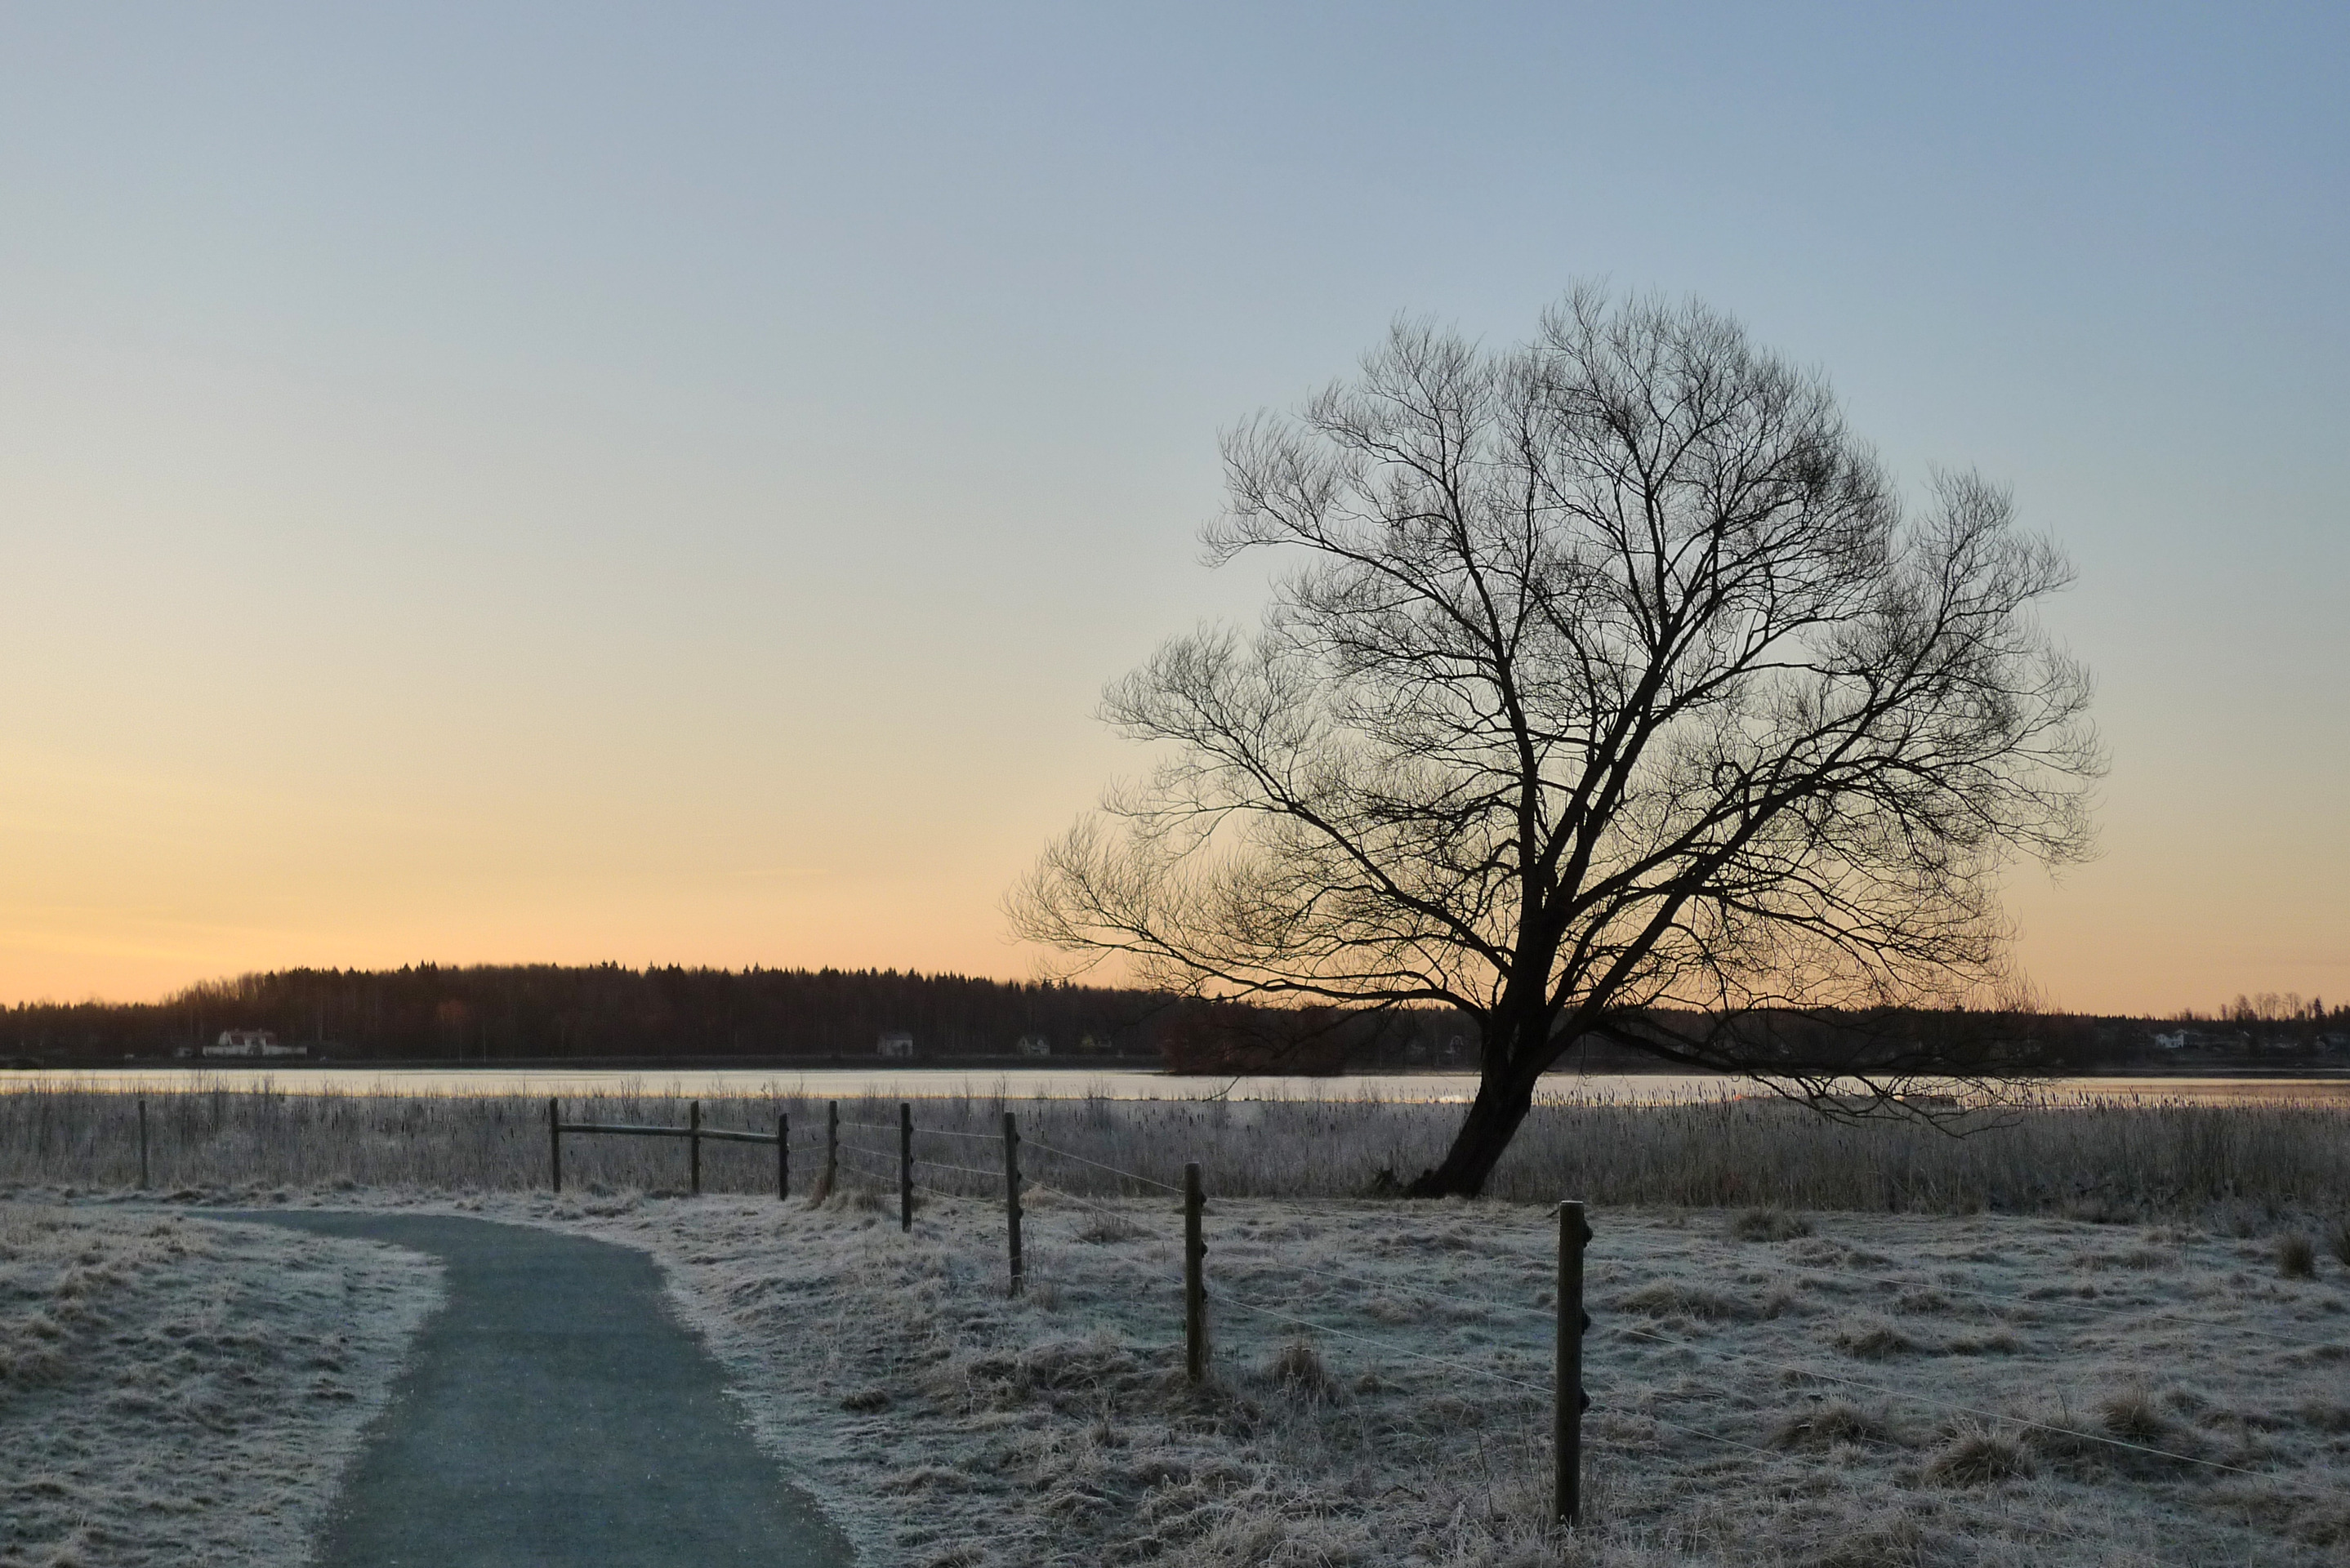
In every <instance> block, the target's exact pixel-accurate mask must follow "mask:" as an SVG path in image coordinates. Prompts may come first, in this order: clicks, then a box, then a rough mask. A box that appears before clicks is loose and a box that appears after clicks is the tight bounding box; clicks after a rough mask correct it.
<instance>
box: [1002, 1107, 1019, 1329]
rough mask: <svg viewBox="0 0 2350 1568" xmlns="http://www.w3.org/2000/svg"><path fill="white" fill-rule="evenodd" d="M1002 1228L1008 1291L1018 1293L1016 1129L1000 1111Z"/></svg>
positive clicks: (1017, 1157) (1017, 1166)
mask: <svg viewBox="0 0 2350 1568" xmlns="http://www.w3.org/2000/svg"><path fill="white" fill-rule="evenodd" d="M1003 1228H1004V1233H1005V1234H1006V1235H1007V1236H1008V1237H1009V1238H1010V1239H1011V1243H1012V1293H1013V1294H1014V1295H1015V1296H1016V1295H1018V1294H1019V1293H1020V1290H1021V1285H1022V1283H1023V1281H1022V1279H1021V1272H1020V1270H1021V1264H1020V1128H1019V1127H1018V1125H1017V1124H1016V1123H1015V1122H1014V1120H1013V1117H1012V1113H1011V1112H1010V1111H1006V1112H1004V1113H1003Z"/></svg>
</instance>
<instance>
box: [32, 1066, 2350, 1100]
mask: <svg viewBox="0 0 2350 1568" xmlns="http://www.w3.org/2000/svg"><path fill="white" fill-rule="evenodd" d="M34 1087H47V1088H78V1089H107V1090H114V1091H118V1092H121V1091H131V1092H140V1091H143V1092H147V1093H151V1094H154V1093H161V1094H169V1093H172V1092H175V1091H186V1090H189V1089H214V1088H220V1089H230V1090H241V1089H262V1088H268V1089H275V1090H276V1091H278V1092H280V1093H285V1094H296V1095H301V1094H340V1095H528V1096H581V1095H598V1094H611V1093H615V1092H631V1093H640V1094H666V1095H673V1096H678V1097H680V1098H700V1099H723V1098H726V1097H728V1096H737V1095H766V1094H785V1095H797V1096H803V1097H805V1098H808V1099H818V1100H822V1099H838V1100H850V1099H863V1098H880V1099H907V1100H917V1099H934V1098H941V1097H946V1098H951V1097H957V1096H976V1097H980V1098H993V1097H995V1096H999V1095H1001V1096H1003V1097H1005V1098H1007V1099H1022V1100H1024V1099H1086V1098H1089V1097H1098V1098H1103V1099H1113V1100H1206V1099H1233V1100H1354V1099H1369V1100H1413V1101H1423V1102H1429V1103H1436V1104H1443V1103H1453V1102H1465V1101H1467V1100H1468V1099H1470V1098H1471V1097H1472V1096H1474V1095H1475V1094H1476V1092H1477V1077H1476V1075H1475V1074H1473V1073H1365V1074H1350V1075H1347V1076H1345V1077H1336V1078H1312V1077H1261V1078H1240V1079H1233V1078H1225V1077H1175V1076H1171V1075H1168V1074H1165V1073H1152V1072H1144V1071H1139V1070H1136V1069H1132V1068H1127V1069H1118V1070H1112V1071H1087V1070H1086V1069H1084V1068H1078V1067H1015V1068H957V1067H932V1068H906V1067H825V1068H812V1069H807V1070H796V1069H790V1068H780V1069H779V1068H774V1067H752V1068H744V1067H723V1068H694V1069H691V1070H687V1071H680V1072H660V1071H647V1070H644V1069H641V1068H631V1069H628V1070H625V1071H622V1070H606V1069H600V1068H596V1067H587V1066H581V1067H546V1066H537V1067H515V1068H503V1067H479V1068H471V1067H469V1068H463V1069H459V1068H451V1067H414V1068H403V1067H366V1066H350V1067H338V1066H325V1067H299V1066H297V1067H283V1066H280V1067H271V1066H258V1065H256V1066H243V1065H225V1064H224V1065H208V1066H204V1067H199V1068H187V1067H177V1068H174V1067H161V1066H157V1067H120V1068H116V1067H54V1068H33V1069H26V1070H20V1071H15V1072H8V1073H0V1093H5V1092H7V1091H8V1090H10V1089H26V1088H34ZM2034 1090H2035V1092H2036V1094H2037V1095H2038V1096H2039V1097H2040V1098H2041V1099H2042V1100H2043V1101H2045V1102H2048V1103H2052V1104H2056V1105H2072V1104H2115V1103H2124V1104H2126V1103H2129V1102H2133V1101H2136V1102H2139V1103H2150V1102H2170V1103H2190V1104H2199V1105H2243V1104H2265V1105H2329V1106H2344V1107H2350V1077H2342V1076H2335V1077H2324V1078H2319V1077H2304V1078H2220V1077H2151V1076H2148V1077H2095V1078H2050V1079H2044V1080H2043V1081H2041V1082H2040V1083H2039V1084H2037V1085H2034ZM1767 1093H1768V1091H1767V1090H1763V1089H1760V1088H1758V1087H1756V1086H1755V1085H1752V1084H1748V1083H1746V1082H1744V1081H1743V1080H1742V1079H1736V1078H1722V1077H1713V1076H1706V1075H1694V1074H1669V1073H1593V1074H1588V1075H1583V1074H1573V1073H1555V1074H1552V1075H1549V1076H1548V1077H1546V1078H1544V1080H1543V1085H1542V1088H1541V1091H1540V1092H1539V1094H1538V1095H1537V1096H1536V1098H1537V1099H1538V1100H1542V1101H1550V1102H1556V1103H1578V1104H1599V1105H1679V1104H1686V1103H1689V1102H1692V1101H1705V1100H1722V1099H1738V1098H1743V1097H1748V1096H1758V1095H1767Z"/></svg>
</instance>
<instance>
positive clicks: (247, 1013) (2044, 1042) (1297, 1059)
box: [0, 964, 2350, 1073]
mask: <svg viewBox="0 0 2350 1568" xmlns="http://www.w3.org/2000/svg"><path fill="white" fill-rule="evenodd" d="M232 1029H236V1030H244V1029H267V1030H271V1031H274V1032H275V1033H276V1035H277V1036H278V1038H279V1039H280V1040H281V1041H284V1042H286V1043H288V1044H306V1045H307V1046H308V1047H309V1048H310V1053H311V1055H312V1057H313V1058H314V1059H317V1058H324V1059H326V1060H329V1061H344V1062H353V1061H362V1062H364V1061H442V1062H449V1061H462V1062H465V1063H475V1062H479V1063H484V1064H492V1063H497V1062H502V1061H504V1062H523V1061H546V1060H549V1059H568V1060H611V1061H622V1060H626V1061H639V1062H641V1061H653V1060H670V1059H677V1060H685V1059H699V1060H723V1059H734V1058H741V1059H761V1060H777V1059H785V1058H805V1059H810V1060H826V1061H840V1060H843V1059H870V1058H873V1057H875V1056H876V1054H877V1050H878V1047H879V1042H880V1040H881V1038H882V1036H884V1035H887V1034H907V1035H910V1036H911V1037H912V1053H913V1057H914V1059H915V1060H916V1061H918V1062H924V1061H927V1062H933V1063H935V1062H941V1061H971V1060H996V1061H1012V1060H1021V1059H1024V1054H1023V1047H1022V1042H1023V1041H1024V1040H1025V1041H1027V1042H1029V1047H1028V1049H1029V1051H1030V1052H1036V1051H1040V1050H1041V1051H1042V1052H1044V1053H1046V1054H1048V1055H1049V1058H1050V1059H1052V1060H1055V1061H1059V1060H1067V1059H1076V1060H1078V1061H1085V1060H1088V1059H1090V1060H1094V1061H1103V1062H1107V1061H1124V1062H1134V1061H1138V1060H1147V1061H1149V1062H1153V1063H1158V1064H1165V1065H1166V1066H1168V1067H1170V1068H1172V1069H1173V1070H1175V1071H1179V1072H1201V1073H1215V1072H1226V1073H1245V1072H1292V1073H1295V1072H1305V1073H1328V1072H1339V1071H1344V1070H1346V1069H1347V1068H1349V1067H1357V1068H1396V1067H1419V1066H1431V1067H1444V1066H1451V1067H1462V1068H1467V1067H1473V1066H1475V1065H1476V1048H1475V1040H1476V1031H1475V1029H1474V1027H1473V1026H1472V1025H1471V1023H1470V1022H1469V1021H1468V1020H1467V1019H1465V1018H1462V1017H1461V1016H1459V1015H1457V1014H1455V1013H1452V1012H1445V1011H1440V1010H1434V1009H1420V1010H1412V1011H1407V1012H1393V1013H1388V1014H1384V1015H1372V1014H1364V1013H1341V1012H1334V1011H1331V1010H1327V1009H1305V1010H1293V1009H1277V1008H1265V1007H1255V1006H1250V1005H1248V1004H1245V1003H1238V1002H1203V1001H1200V1000H1197V999H1188V998H1176V997H1171V996H1168V995H1163V994H1159V993H1155V992H1146V991H1134V990H1122V989H1118V988H1115V987H1107V986H1086V985H1072V984H1066V983H1058V982H1051V981H1031V982H1021V981H993V980H974V979H971V978H969V977H966V976H962V975H951V974H929V975H925V974H917V973H914V972H911V971H907V972H904V973H900V972H899V971H894V970H857V971H847V970H772V969H749V970H742V971H729V970H713V969H681V968H678V967H675V966H671V967H669V968H652V969H644V970H632V969H624V968H622V967H621V966H619V965H618V964H597V965H591V966H585V967H565V966H558V965H552V964H530V965H511V966H478V967H470V968H454V967H443V966H441V965H437V964H419V965H413V966H410V967H406V968H402V969H399V970H374V971H363V970H307V969H306V970H286V971H277V972H274V973H269V974H249V975H244V976H240V977H239V978H237V979H234V980H227V981H208V982H206V983H204V984H201V985H195V986H191V987H190V988H188V989H187V990H186V991H183V992H180V993H179V994H178V995H176V996H173V997H171V998H169V999H167V1000H165V1001H162V1002H126V1003H113V1002H78V1003H54V1002H33V1003H26V1004H22V1005H18V1006H15V1007H10V1008H7V1009H5V1010H0V1058H6V1059H8V1060H12V1061H15V1062H20V1063H26V1064H33V1063H57V1064H66V1063H87V1064H96V1063H102V1062H120V1061H122V1060H125V1059H126V1058H129V1059H138V1060H151V1059H156V1058H165V1059H169V1058H172V1057H174V1056H176V1055H179V1054H192V1053H193V1052H195V1051H197V1050H199V1049H201V1048H202V1047H203V1045H204V1044H209V1043H210V1042H212V1041H213V1040H215V1039H217V1038H218V1037H219V1035H220V1034H221V1033H222V1032H223V1031H225V1030H232ZM1770 1033H1771V1034H1772V1036H1773V1039H1774V1041H1775V1042H1777V1043H1778V1044H1777V1049H1778V1050H1779V1051H1780V1053H1781V1054H1783V1059H1784V1060H1786V1061H1787V1062H1788V1063H1789V1064H1791V1065H1795V1064H1814V1065H1817V1064H1834V1063H1837V1062H1840V1061H1845V1060H1850V1059H1851V1058H1850V1057H1849V1056H1847V1055H1846V1052H1847V1051H1848V1050H1850V1049H1852V1047H1851V1046H1850V1045H1849V1044H1848V1043H1849V1042H1850V1041H1852V1040H1855V1039H1858V1038H1862V1037H1864V1036H1866V1037H1868V1038H1873V1039H1877V1040H1884V1039H1887V1038H1889V1037H1891V1036H1894V1035H1898V1036H1901V1037H1904V1038H1907V1039H1908V1040H1911V1041H1916V1040H1918V1039H1921V1038H1931V1039H1932V1040H1934V1041H1935V1042H1937V1043H1938V1044H1941V1045H1942V1046H1943V1047H1944V1048H1945V1049H1946V1050H1947V1051H1948V1052H1949V1054H1951V1055H1953V1056H1955V1057H1958V1058H1960V1059H1967V1060H1973V1061H1976V1062H1979V1063H1981V1064H1983V1065H1985V1066H1990V1065H1992V1064H2000V1065H2002V1066H2008V1067H2013V1068H2018V1069H2023V1070H2037V1071H2043V1072H2068V1071H2069V1072H2079V1071H2085V1070H2093V1069H2096V1068H2101V1067H2104V1068H2116V1067H2137V1068H2146V1067H2156V1066H2171V1067H2177V1068H2182V1069H2184V1068H2190V1067H2204V1068H2207V1069H2212V1068H2227V1067H2238V1066H2262V1065H2273V1066H2278V1067H2286V1066H2296V1065H2299V1066H2314V1065H2324V1064H2337V1065H2339V1064H2350V1008H2340V1007H2337V1008H2334V1009H2331V1010H2328V1009H2327V1008H2326V1007H2325V1006H2324V1004H2323V1003H2322V1002H2314V1001H2313V1002H2302V1000H2301V999H2300V998H2298V997H2290V998H2276V997H2265V996H2264V997H2262V998H2260V999H2259V1000H2258V1001H2257V1002H2248V1001H2246V1000H2245V999H2242V998H2239V999H2238V1001H2237V1002H2236V1004H2235V1005H2233V1006H2230V1007H2223V1008H2220V1009H2218V1010H2216V1011H2215V1013H2214V1015H2212V1016H2210V1017H2197V1016H2193V1015H2183V1016H2181V1017H2179V1018H2175V1019H2166V1020H2157V1019H2140V1018H2098V1017H2089V1016H2085V1015H2080V1014H2066V1013H2023V1014H2014V1013H1961V1014H1950V1013H1887V1014H1876V1015H1870V1016H1868V1017H1866V1018H1858V1017H1844V1018H1838V1019H1831V1020H1820V1019H1780V1020H1776V1021H1773V1024H1772V1026H1771V1030H1770ZM1863 1054H1867V1053H1866V1050H1865V1049H1864V1051H1863ZM1657 1065H1666V1064H1659V1063H1655V1062H1653V1061H1651V1060H1650V1059H1649V1058H1647V1057H1644V1056H1641V1055H1638V1054H1635V1053H1632V1052H1630V1051H1627V1050H1625V1049H1623V1048H1621V1047H1610V1046H1606V1045H1602V1044H1592V1045H1591V1046H1589V1047H1588V1048H1587V1049H1578V1050H1577V1051H1575V1052H1574V1053H1572V1054H1570V1055H1569V1056H1568V1057H1567V1059H1566V1060H1565V1061H1564V1062H1562V1063H1561V1064H1560V1068H1559V1070H1561V1071H1569V1072H1572V1071H1586V1072H1620V1071H1624V1070H1626V1069H1630V1068H1638V1067H1641V1066H1657Z"/></svg>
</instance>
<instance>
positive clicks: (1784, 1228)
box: [1730, 1209, 1812, 1241]
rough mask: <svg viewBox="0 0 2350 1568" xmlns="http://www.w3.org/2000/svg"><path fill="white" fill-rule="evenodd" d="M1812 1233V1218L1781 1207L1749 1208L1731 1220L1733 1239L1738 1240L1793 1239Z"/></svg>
mask: <svg viewBox="0 0 2350 1568" xmlns="http://www.w3.org/2000/svg"><path fill="white" fill-rule="evenodd" d="M1811 1233H1812V1222H1811V1221H1810V1220H1806V1219H1804V1217H1803V1216H1802V1215H1800V1214H1790V1213H1787V1212H1786V1211H1785V1210H1780V1209H1749V1210H1746V1211H1745V1212H1744V1213H1742V1214H1741V1215H1739V1216H1738V1217H1737V1218H1736V1219H1735V1220H1731V1222H1730V1235H1731V1240H1732V1241H1794V1239H1795V1238H1796V1237H1798V1236H1808V1235H1810V1234H1811Z"/></svg>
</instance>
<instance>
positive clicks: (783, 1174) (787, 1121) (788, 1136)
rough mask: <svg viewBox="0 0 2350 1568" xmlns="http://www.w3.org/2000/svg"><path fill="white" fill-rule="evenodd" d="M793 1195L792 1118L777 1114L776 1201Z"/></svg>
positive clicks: (779, 1201) (778, 1112) (780, 1113)
mask: <svg viewBox="0 0 2350 1568" xmlns="http://www.w3.org/2000/svg"><path fill="white" fill-rule="evenodd" d="M791 1195H792V1118H791V1117H790V1116H787V1115H785V1113H784V1112H782V1111H777V1112H776V1113H775V1201H776V1202H778V1203H781V1202H782V1201H783V1200H784V1199H786V1198H789V1197H790V1196H791Z"/></svg>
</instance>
